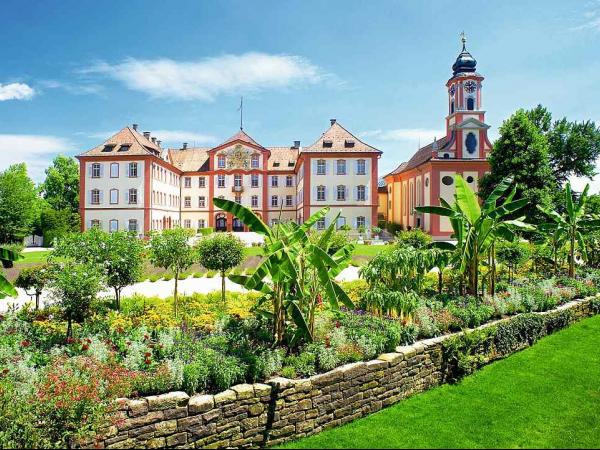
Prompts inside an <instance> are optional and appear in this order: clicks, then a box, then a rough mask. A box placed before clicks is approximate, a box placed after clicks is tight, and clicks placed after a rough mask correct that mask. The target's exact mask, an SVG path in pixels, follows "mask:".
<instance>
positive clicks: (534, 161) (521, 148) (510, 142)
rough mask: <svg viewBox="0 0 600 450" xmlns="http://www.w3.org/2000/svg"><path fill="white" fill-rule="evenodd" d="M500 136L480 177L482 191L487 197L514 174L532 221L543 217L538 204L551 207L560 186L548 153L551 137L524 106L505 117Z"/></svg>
mask: <svg viewBox="0 0 600 450" xmlns="http://www.w3.org/2000/svg"><path fill="white" fill-rule="evenodd" d="M499 132H500V137H499V138H498V140H497V141H496V142H495V143H494V148H493V150H492V152H491V154H490V156H489V158H488V161H489V163H490V173H489V174H486V175H485V176H483V177H482V178H481V179H480V182H479V184H480V195H481V197H482V198H485V197H487V196H489V195H490V194H491V192H492V191H493V190H494V188H495V187H496V186H498V185H499V184H500V183H501V182H502V181H503V180H504V179H506V178H507V177H510V178H511V179H512V180H513V182H514V184H515V186H516V188H517V192H516V197H517V198H525V199H527V202H526V204H525V206H524V207H523V209H522V214H523V215H524V216H525V218H526V221H527V222H528V223H537V222H539V219H540V214H539V211H538V210H537V209H536V207H535V205H541V206H543V207H550V206H551V205H552V193H553V191H554V190H555V189H556V188H557V185H556V182H555V180H554V177H553V175H552V168H551V166H550V158H549V155H548V141H547V139H546V138H545V137H544V135H543V134H542V133H541V132H540V130H539V129H538V127H537V126H536V124H535V123H534V122H532V121H531V119H530V117H529V115H528V114H527V112H526V111H524V110H522V109H520V110H518V111H517V112H515V113H514V114H513V115H512V116H511V117H510V118H508V119H507V120H505V121H504V123H503V124H502V126H501V127H500V130H499Z"/></svg>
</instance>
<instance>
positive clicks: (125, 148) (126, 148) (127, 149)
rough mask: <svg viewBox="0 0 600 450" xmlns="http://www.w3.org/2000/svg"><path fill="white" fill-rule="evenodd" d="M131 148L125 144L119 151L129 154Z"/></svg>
mask: <svg viewBox="0 0 600 450" xmlns="http://www.w3.org/2000/svg"><path fill="white" fill-rule="evenodd" d="M130 148H131V145H129V144H123V145H121V146H120V147H119V151H120V152H128V151H129V149H130Z"/></svg>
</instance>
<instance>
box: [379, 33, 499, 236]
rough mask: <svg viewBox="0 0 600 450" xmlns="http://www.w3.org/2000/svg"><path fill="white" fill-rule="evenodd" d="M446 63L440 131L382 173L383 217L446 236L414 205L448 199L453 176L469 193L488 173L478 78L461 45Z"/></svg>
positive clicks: (444, 228) (447, 228)
mask: <svg viewBox="0 0 600 450" xmlns="http://www.w3.org/2000/svg"><path fill="white" fill-rule="evenodd" d="M462 44H463V47H462V51H461V53H460V54H459V55H458V57H457V58H456V61H455V63H454V64H453V65H452V77H451V78H450V79H449V80H448V81H447V82H446V88H447V91H448V114H447V116H446V134H445V135H444V136H443V137H441V138H440V139H434V141H433V142H431V143H430V144H428V145H425V146H424V147H421V148H420V149H419V150H418V151H417V152H416V153H415V154H414V155H413V156H412V157H411V158H410V159H409V160H408V161H405V162H403V163H401V164H400V165H399V166H398V167H397V168H396V169H395V170H393V171H392V172H391V173H389V174H387V175H385V176H384V179H385V183H386V186H387V220H388V221H390V222H393V223H396V224H399V225H401V226H402V227H403V228H404V229H411V228H421V229H423V230H424V231H426V232H428V233H429V234H431V235H432V236H433V237H434V239H440V240H443V239H448V238H449V237H450V235H451V234H452V227H451V225H450V222H449V220H448V218H447V217H440V216H437V215H432V214H422V213H418V212H416V211H415V206H425V205H439V198H440V197H441V198H443V199H444V200H446V201H448V202H449V203H453V201H454V175H455V174H461V175H462V176H463V178H464V179H465V180H466V181H467V183H468V184H469V186H471V188H472V189H473V190H474V191H477V188H478V180H479V178H481V177H482V176H483V175H484V174H485V173H486V172H488V171H489V164H488V161H487V158H488V155H489V153H490V151H491V149H492V144H491V143H490V141H489V139H488V136H487V130H488V128H490V127H489V125H487V124H486V123H485V111H484V110H483V94H482V82H483V79H484V78H483V76H482V75H481V74H479V73H478V72H477V71H476V64H477V61H475V59H474V58H473V56H471V54H470V53H469V52H468V51H467V49H466V39H465V38H464V35H463V38H462Z"/></svg>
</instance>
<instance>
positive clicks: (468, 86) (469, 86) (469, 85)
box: [465, 80, 477, 93]
mask: <svg viewBox="0 0 600 450" xmlns="http://www.w3.org/2000/svg"><path fill="white" fill-rule="evenodd" d="M476 90H477V83H475V82H474V81H473V80H469V81H467V82H466V83H465V91H467V92H468V93H472V92H475V91H476Z"/></svg>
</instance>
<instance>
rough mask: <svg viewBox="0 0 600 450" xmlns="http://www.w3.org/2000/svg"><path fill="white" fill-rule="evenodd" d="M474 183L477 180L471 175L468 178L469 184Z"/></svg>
mask: <svg viewBox="0 0 600 450" xmlns="http://www.w3.org/2000/svg"><path fill="white" fill-rule="evenodd" d="M473 181H475V178H473V177H472V176H471V175H469V176H468V177H467V183H469V184H471V183H472V182H473Z"/></svg>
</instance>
